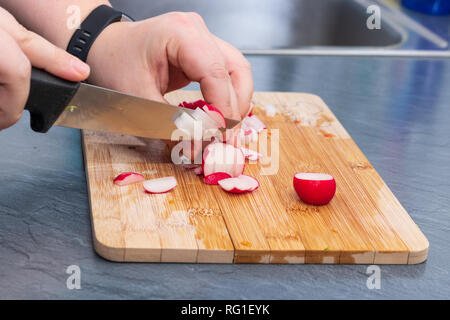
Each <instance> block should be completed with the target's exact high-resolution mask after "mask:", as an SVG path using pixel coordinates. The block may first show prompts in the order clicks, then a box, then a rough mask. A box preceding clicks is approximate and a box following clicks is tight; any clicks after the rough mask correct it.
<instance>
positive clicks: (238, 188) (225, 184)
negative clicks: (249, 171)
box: [219, 175, 259, 193]
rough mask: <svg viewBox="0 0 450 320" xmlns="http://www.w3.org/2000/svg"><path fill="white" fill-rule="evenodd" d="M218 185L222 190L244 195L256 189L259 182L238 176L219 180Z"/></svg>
mask: <svg viewBox="0 0 450 320" xmlns="http://www.w3.org/2000/svg"><path fill="white" fill-rule="evenodd" d="M219 185H220V186H221V187H222V189H224V190H225V191H227V192H230V193H245V192H252V191H255V190H256V189H258V187H259V182H258V181H257V180H256V179H255V178H253V177H250V176H247V175H240V176H239V177H237V178H229V179H223V180H220V181H219Z"/></svg>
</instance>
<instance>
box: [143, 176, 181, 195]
mask: <svg viewBox="0 0 450 320" xmlns="http://www.w3.org/2000/svg"><path fill="white" fill-rule="evenodd" d="M143 186H144V189H145V192H147V193H166V192H169V191H170V190H172V189H173V188H175V187H176V186H177V179H175V177H164V178H157V179H152V180H146V181H144V183H143Z"/></svg>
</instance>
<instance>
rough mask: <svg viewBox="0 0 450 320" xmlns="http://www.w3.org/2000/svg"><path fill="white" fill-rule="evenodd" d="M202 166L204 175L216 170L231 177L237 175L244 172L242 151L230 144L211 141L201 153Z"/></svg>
mask: <svg viewBox="0 0 450 320" xmlns="http://www.w3.org/2000/svg"><path fill="white" fill-rule="evenodd" d="M202 167H203V173H204V175H205V176H209V175H210V174H213V173H216V172H225V173H228V174H229V175H230V176H231V177H237V176H239V175H241V174H242V173H243V172H244V167H245V157H244V153H243V152H242V150H241V149H239V148H235V147H233V146H232V145H230V144H226V143H219V142H216V143H211V144H209V145H208V146H207V147H206V148H205V152H204V153H203V163H202Z"/></svg>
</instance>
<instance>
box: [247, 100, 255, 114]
mask: <svg viewBox="0 0 450 320" xmlns="http://www.w3.org/2000/svg"><path fill="white" fill-rule="evenodd" d="M253 108H255V103H254V102H253V101H250V108H249V110H248V114H247V117H251V116H252V115H253Z"/></svg>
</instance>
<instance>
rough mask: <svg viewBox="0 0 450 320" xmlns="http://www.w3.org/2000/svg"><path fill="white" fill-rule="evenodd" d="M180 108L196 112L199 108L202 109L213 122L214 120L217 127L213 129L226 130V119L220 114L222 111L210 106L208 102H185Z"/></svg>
mask: <svg viewBox="0 0 450 320" xmlns="http://www.w3.org/2000/svg"><path fill="white" fill-rule="evenodd" d="M178 106H180V107H184V108H188V109H192V110H196V109H197V108H200V109H201V110H203V111H204V112H205V113H206V114H207V115H208V116H209V118H211V120H213V121H214V122H215V124H216V125H215V126H214V127H213V128H216V129H218V128H225V118H224V116H223V114H222V112H220V110H219V109H217V108H216V107H214V106H212V105H210V104H207V103H206V101H204V100H197V101H194V102H186V101H183V102H182V103H180V104H179V105H178Z"/></svg>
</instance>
